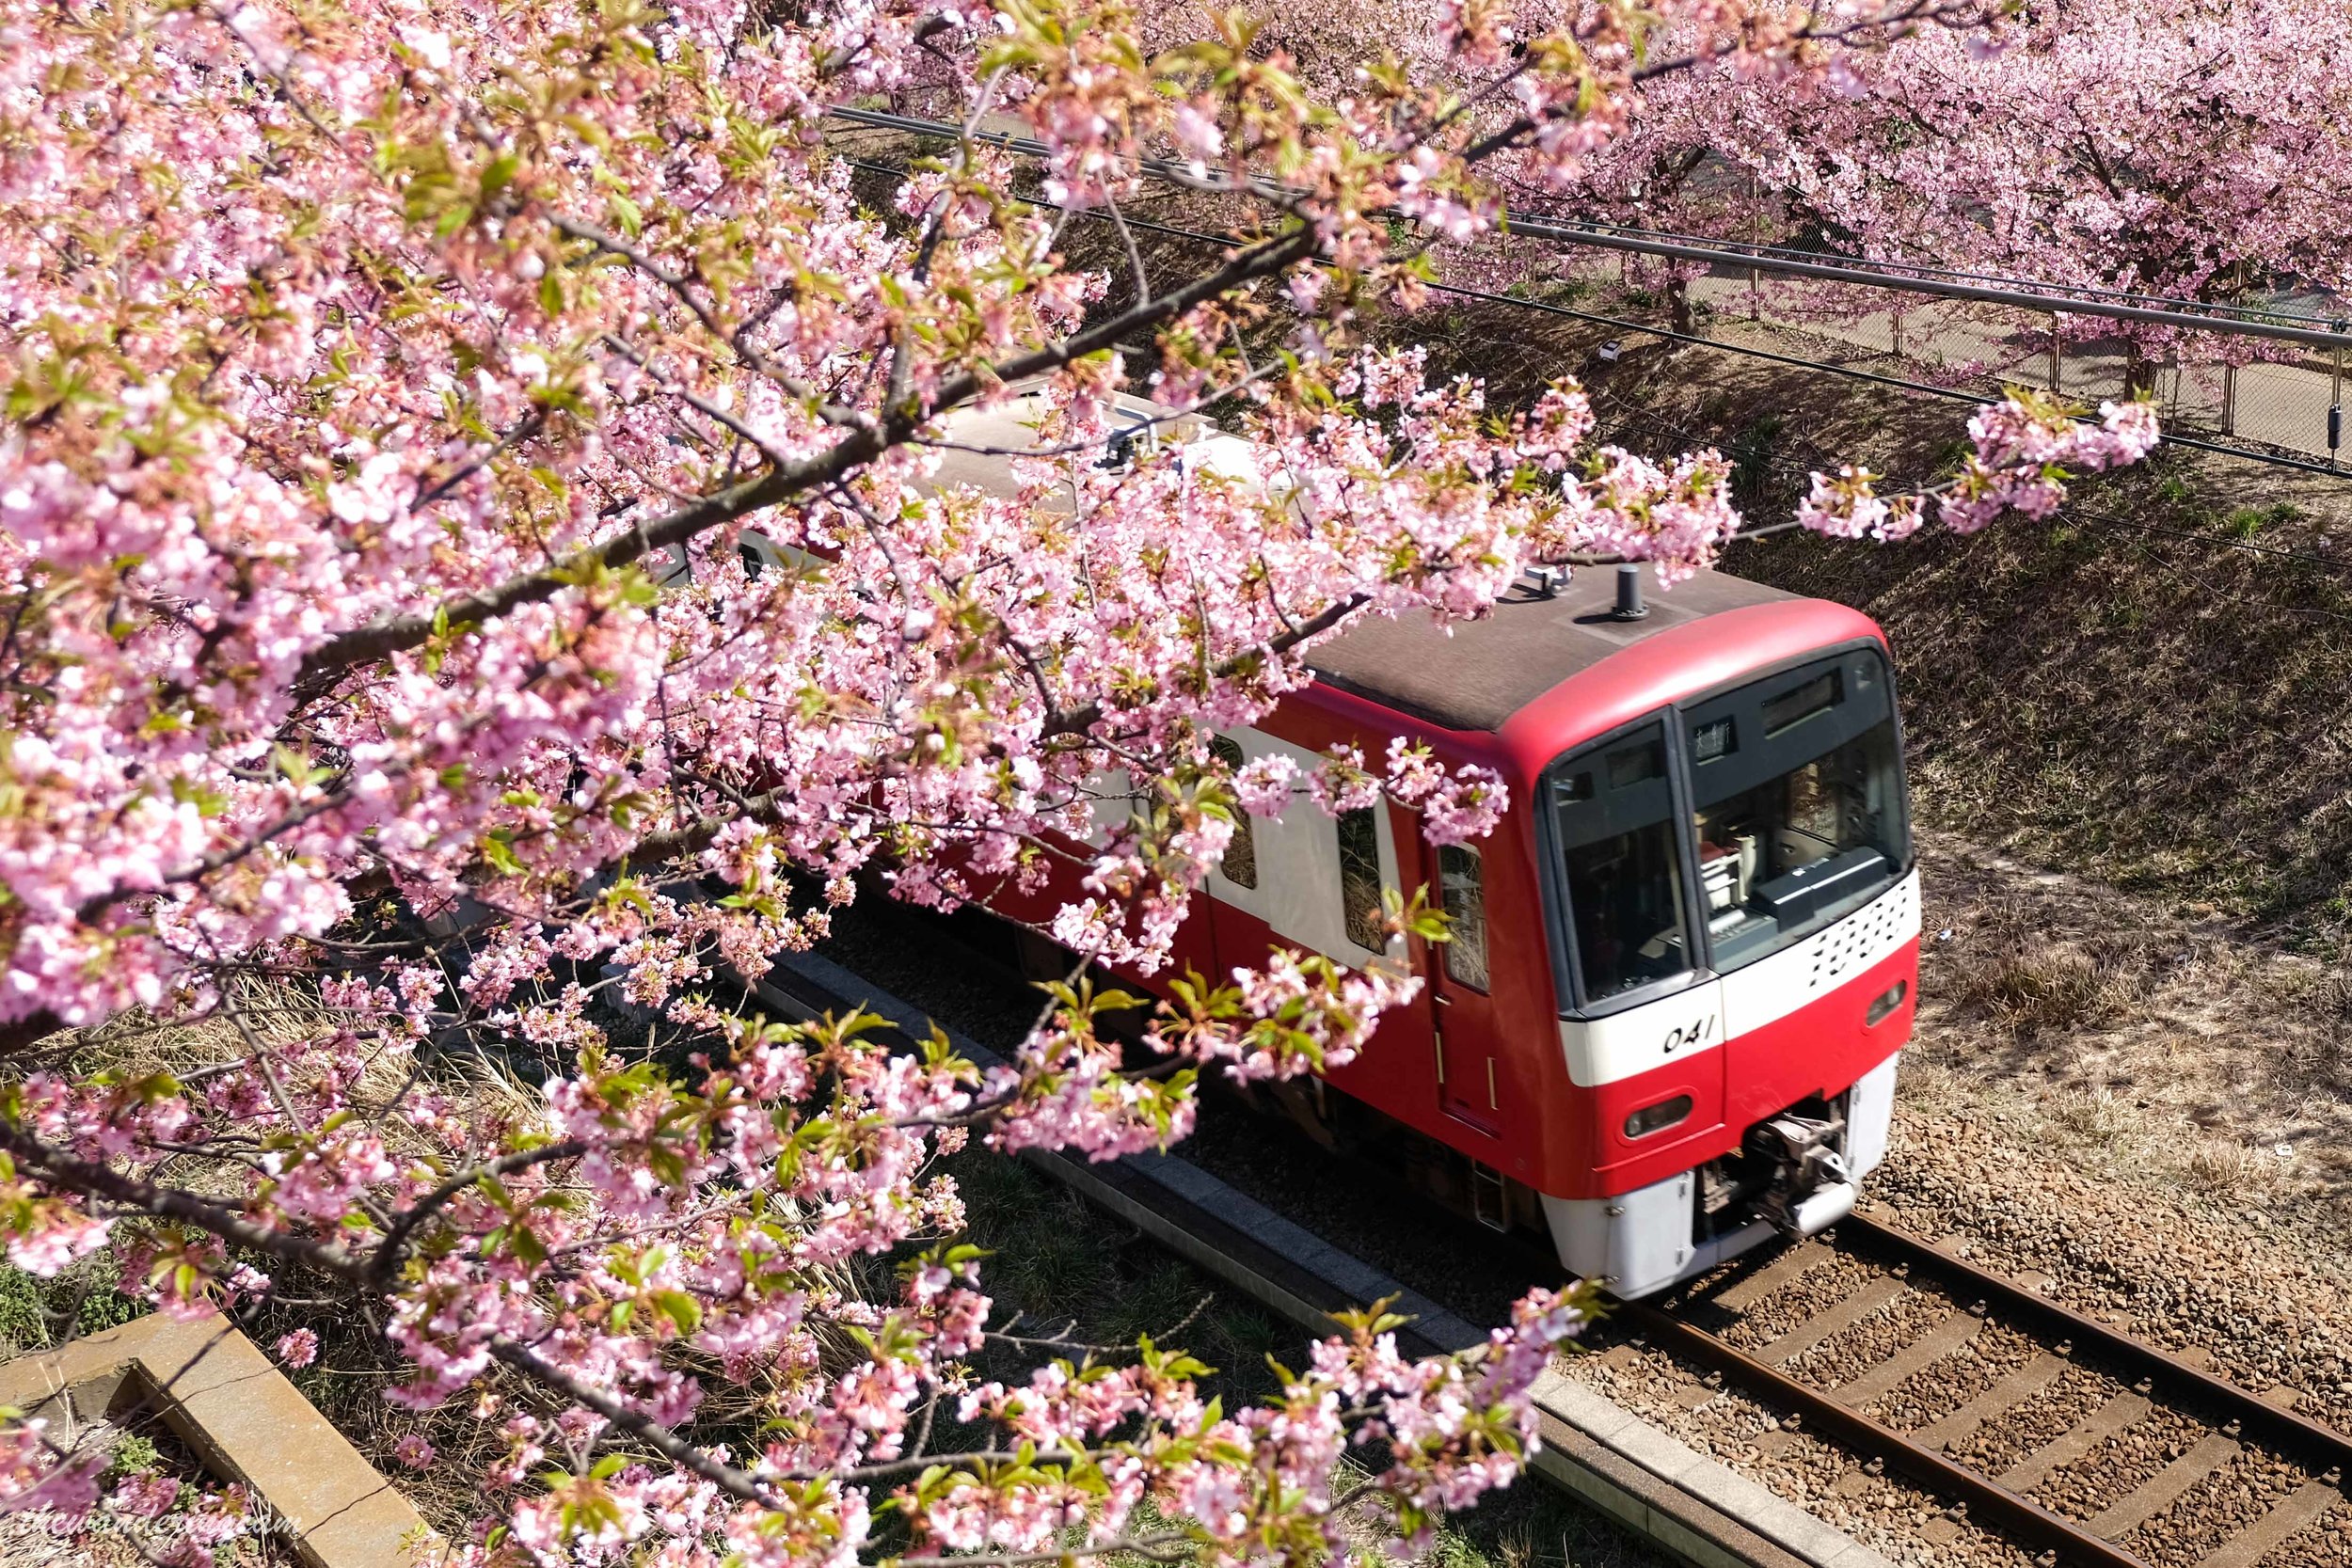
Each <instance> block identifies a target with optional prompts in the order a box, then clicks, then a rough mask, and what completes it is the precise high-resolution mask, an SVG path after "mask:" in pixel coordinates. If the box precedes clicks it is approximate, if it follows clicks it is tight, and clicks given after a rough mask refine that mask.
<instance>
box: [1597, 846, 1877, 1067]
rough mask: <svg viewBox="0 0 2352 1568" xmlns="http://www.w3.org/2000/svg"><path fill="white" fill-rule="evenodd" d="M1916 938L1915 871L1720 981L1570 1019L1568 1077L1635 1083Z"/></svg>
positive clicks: (1803, 1001) (1815, 995)
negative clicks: (1598, 1014)
mask: <svg viewBox="0 0 2352 1568" xmlns="http://www.w3.org/2000/svg"><path fill="white" fill-rule="evenodd" d="M1918 934H1919V874H1918V873H1917V872H1916V871H1914V872H1913V873H1912V874H1911V875H1910V876H1908V877H1905V878H1904V879H1902V880H1901V881H1899V882H1898V883H1896V884H1895V885H1894V886H1893V887H1891V888H1889V889H1887V890H1886V891H1885V892H1884V893H1883V894H1881V895H1879V896H1878V897H1876V898H1874V899H1872V900H1871V901H1870V902H1869V903H1867V904H1865V905H1863V906H1862V908H1860V909H1858V910H1856V911H1854V912H1853V913H1851V914H1850V915H1848V916H1846V918H1845V919H1843V920H1840V921H1837V922H1836V924H1834V925H1830V926H1825V927H1822V928H1821V929H1820V930H1818V931H1816V932H1814V933H1813V934H1812V935H1811V936H1809V937H1807V938H1805V939H1804V941H1803V942H1798V943H1796V944H1795V945H1794V946H1791V947H1788V948H1784V949H1782V950H1781V951H1780V952H1778V953H1775V954H1773V955H1772V957H1771V958H1760V959H1758V960H1757V961H1756V962H1755V963H1752V964H1750V965H1748V966H1747V967H1746V968H1745V969H1741V970H1737V971H1735V972H1734V973H1732V974H1727V975H1724V976H1723V977H1722V978H1720V979H1713V980H1706V981H1702V982H1701V983H1699V984H1697V985H1694V986H1692V987H1691V988H1689V989H1688V990H1678V991H1677V992H1675V993H1674V994H1673V995H1672V996H1668V997H1664V998H1662V999H1661V1000H1659V1001H1656V1002H1650V1003H1645V1004H1644V1005H1643V1006H1638V1007H1629V1008H1627V1009H1626V1010H1625V1011H1624V1012H1621V1013H1611V1014H1610V1015H1608V1016H1607V1017H1606V1018H1596V1019H1565V1020H1563V1021H1562V1022H1561V1024H1560V1044H1561V1048H1562V1049H1563V1050H1564V1051H1565V1052H1566V1053H1567V1059H1568V1079H1569V1082H1571V1083H1573V1084H1575V1085H1576V1086H1577V1087H1578V1088H1581V1089H1589V1088H1594V1087H1597V1086H1598V1085H1602V1084H1614V1083H1616V1082H1618V1081H1619V1080H1620V1079H1626V1078H1632V1077H1636V1076H1638V1075H1639V1074H1642V1073H1645V1072H1648V1071H1651V1070H1653V1069H1657V1068H1661V1067H1664V1066H1665V1065H1666V1064H1667V1063H1669V1062H1673V1061H1680V1060H1682V1059H1684V1058H1686V1057H1688V1056H1690V1055H1691V1054H1692V1053H1695V1052H1700V1051H1715V1050H1720V1049H1721V1048H1722V1047H1723V1044H1724V1041H1725V1040H1727V1039H1731V1038H1734V1037H1738V1036H1740V1035H1745V1034H1750V1033H1753V1032H1754V1031H1756V1030H1758V1029H1761V1028H1763V1027H1764V1026H1765V1025H1767V1024H1770V1023H1777V1022H1780V1020H1782V1019H1784V1018H1787V1017H1788V1015H1789V1014H1790V1013H1793V1012H1795V1011H1796V1010H1797V1009H1798V1008H1800V1007H1803V1006H1806V1005H1807V1004H1808V1003H1811V1002H1814V1001H1817V1000H1819V999H1820V997H1822V996H1825V995H1827V994H1828V993H1829V992H1830V991H1832V990H1836V988H1837V987H1838V986H1839V985H1840V984H1842V983H1843V982H1844V981H1845V980H1846V979H1848V978H1849V977H1851V976H1852V975H1854V974H1860V973H1862V972H1863V971H1864V970H1866V969H1868V968H1869V967H1870V966H1871V965H1873V964H1876V963H1879V962H1881V961H1883V959H1885V958H1887V957H1888V956H1889V955H1891V954H1893V953H1895V952H1897V951H1898V950H1899V949H1900V948H1901V947H1902V945H1903V944H1904V943H1905V942H1910V941H1911V940H1912V939H1914V938H1915V937H1916V936H1917V935H1918Z"/></svg>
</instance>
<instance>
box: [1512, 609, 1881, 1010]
mask: <svg viewBox="0 0 2352 1568" xmlns="http://www.w3.org/2000/svg"><path fill="white" fill-rule="evenodd" d="M1901 768H1902V762H1901V745H1900V738H1899V733H1898V730H1897V723H1896V717H1895V709H1894V694H1893V686H1892V681H1891V679H1890V678H1889V674H1888V672H1887V670H1886V666H1885V660H1884V657H1883V654H1882V653H1880V652H1879V650H1877V649H1876V648H1858V649H1852V650H1849V651H1846V652H1842V653H1839V654H1837V655H1836V656H1833V657H1829V658H1824V659H1817V660H1813V661H1810V662H1808V663H1806V664H1804V665H1803V666H1800V667H1798V668H1796V669H1793V670H1786V671H1781V672H1778V673H1774V674H1772V675H1769V676H1766V677H1764V678H1762V679H1759V680H1756V681H1752V682H1749V683H1746V684H1744V685H1741V686H1740V687H1738V688H1735V689H1732V690H1729V691H1726V692H1722V693H1719V694H1716V695H1713V696H1709V697H1706V698H1702V699H1700V700H1698V701H1696V702H1694V703H1691V704H1687V705H1678V706H1677V707H1675V708H1672V709H1669V710H1668V711H1667V712H1665V713H1664V714H1661V715H1660V716H1659V717H1657V718H1656V719H1652V720H1647V721H1643V722H1641V723H1639V724H1637V725H1635V726H1633V727H1631V728H1630V729H1628V730H1625V731H1621V732H1619V733H1618V734H1616V735H1614V736H1610V737H1608V738H1607V739H1605V740H1602V741H1600V742H1598V743H1597V744H1595V745H1593V746H1590V747H1587V748H1585V749H1583V750H1581V751H1579V752H1574V753H1571V754H1570V755H1569V756H1568V757H1567V758H1565V759H1564V760H1563V761H1562V762H1560V763H1559V764H1556V765H1555V766H1554V767H1553V768H1552V770H1551V797H1552V802H1553V806H1554V815H1555V821H1556V828H1555V832H1556V834H1557V845H1558V853H1559V863H1560V865H1561V869H1562V872H1563V875H1564V881H1565V887H1564V888H1563V890H1562V891H1563V892H1564V894H1565V898H1564V900H1563V902H1564V904H1565V913H1566V919H1565V922H1564V923H1563V924H1564V927H1565V929H1564V931H1563V933H1562V934H1563V937H1564V946H1565V948H1566V952H1565V955H1564V960H1565V961H1564V963H1563V968H1564V969H1565V971H1566V972H1567V973H1566V974H1565V975H1564V976H1563V977H1564V979H1565V980H1567V981H1569V982H1570V986H1569V987H1568V988H1567V989H1566V990H1564V998H1565V996H1567V995H1573V996H1574V998H1575V1005H1576V1006H1578V1007H1579V1008H1580V1009H1590V1008H1593V1007H1596V1006H1598V1007H1599V1008H1601V1009H1602V1010H1604V1011H1606V1010H1610V1009H1611V1006H1612V1004H1613V1003H1615V1002H1617V1000H1618V999H1620V998H1628V997H1630V996H1633V995H1635V994H1638V993H1645V992H1648V991H1651V990H1662V989H1667V988H1670V987H1671V985H1672V984H1674V983H1676V982H1677V981H1678V980H1680V979H1683V978H1685V977H1687V976H1690V975H1692V974H1695V973H1697V972H1699V971H1701V970H1708V971H1712V972H1715V973H1719V974H1720V973H1724V972H1726V971H1729V970H1733V969H1738V968H1740V967H1741V966H1743V965H1745V964H1747V963H1751V962H1753V961H1755V960H1756V959H1758V958H1763V957H1765V956H1767V955H1769V954H1771V953H1774V952H1777V951H1779V950H1780V949H1781V948H1783V947H1785V946H1787V945H1788V943H1790V942H1794V941H1796V940H1797V939H1799V938H1800V937H1803V936H1804V935H1805V934H1806V933H1808V932H1810V931H1812V930H1815V929H1818V928H1819V927H1821V926H1823V925H1825V924H1827V923H1828V922H1830V921H1832V920H1835V919H1836V918H1837V917H1839V916H1840V915H1842V914H1845V913H1846V912H1848V911H1851V910H1853V909H1855V908H1857V907H1859V906H1860V905H1861V904H1862V903H1864V902H1866V901H1867V900H1868V899H1869V898H1871V897H1874V896H1876V895H1878V894H1879V893H1880V892H1882V891H1883V890H1884V889H1885V888H1886V887H1888V886H1889V885H1891V884H1892V883H1893V882H1894V881H1895V880H1896V879H1898V878H1899V877H1900V876H1901V875H1902V874H1903V873H1904V871H1906V870H1907V869H1908V868H1909V865H1910V860H1911V850H1910V832H1909V824H1908V822H1907V821H1906V819H1905V816H1904V813H1903V792H1902V773H1901Z"/></svg>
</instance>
